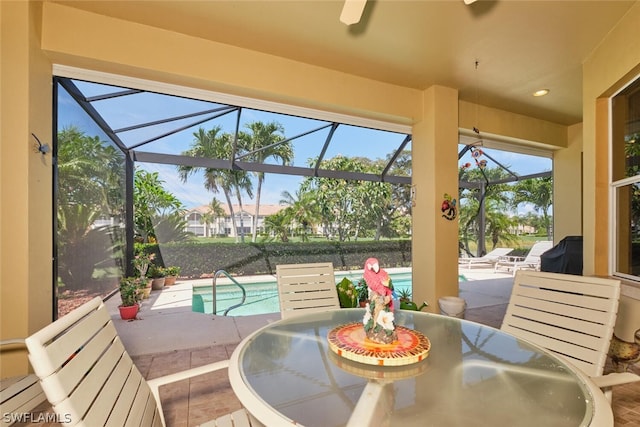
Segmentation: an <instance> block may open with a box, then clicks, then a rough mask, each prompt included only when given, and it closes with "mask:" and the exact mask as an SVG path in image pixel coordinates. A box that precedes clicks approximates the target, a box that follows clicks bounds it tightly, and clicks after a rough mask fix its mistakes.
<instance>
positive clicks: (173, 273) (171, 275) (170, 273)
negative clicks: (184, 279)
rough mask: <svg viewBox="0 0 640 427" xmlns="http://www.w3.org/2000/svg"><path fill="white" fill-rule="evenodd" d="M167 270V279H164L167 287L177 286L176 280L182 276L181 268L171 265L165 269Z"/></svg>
mask: <svg viewBox="0 0 640 427" xmlns="http://www.w3.org/2000/svg"><path fill="white" fill-rule="evenodd" d="M164 270H165V274H166V276H165V278H164V285H165V286H171V285H175V284H176V279H177V278H178V275H179V274H180V267H177V266H175V265H171V266H169V267H167V268H165V269H164Z"/></svg>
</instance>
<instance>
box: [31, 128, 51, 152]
mask: <svg viewBox="0 0 640 427" xmlns="http://www.w3.org/2000/svg"><path fill="white" fill-rule="evenodd" d="M31 135H33V137H34V138H35V139H36V141H38V145H37V146H36V147H35V148H36V152H37V153H42V155H43V156H44V155H45V154H47V153H48V152H49V151H51V147H49V144H43V143H42V142H40V140H39V139H38V137H37V136H36V134H35V133H32V134H31Z"/></svg>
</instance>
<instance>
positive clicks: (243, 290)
mask: <svg viewBox="0 0 640 427" xmlns="http://www.w3.org/2000/svg"><path fill="white" fill-rule="evenodd" d="M221 274H223V275H225V276H226V278H227V279H229V280H231V281H232V282H233V283H234V284H235V285H236V286H238V287H239V288H240V290H242V301H240V303H238V304H235V305H232V306H231V307H228V308H227V309H226V310H225V311H224V313H223V316H226V315H227V313H229V312H230V311H231V310H233V309H234V308H238V307H240V306H241V305H242V304H244V302H245V301H246V300H247V291H246V290H245V289H244V287H243V286H242V285H241V284H240V283H238V282H237V281H236V279H234V278H233V277H231V275H230V274H229V273H227V272H226V271H225V270H218V271H216V272H215V273H214V274H213V315H214V316H215V314H216V279H217V278H218V276H219V275H221Z"/></svg>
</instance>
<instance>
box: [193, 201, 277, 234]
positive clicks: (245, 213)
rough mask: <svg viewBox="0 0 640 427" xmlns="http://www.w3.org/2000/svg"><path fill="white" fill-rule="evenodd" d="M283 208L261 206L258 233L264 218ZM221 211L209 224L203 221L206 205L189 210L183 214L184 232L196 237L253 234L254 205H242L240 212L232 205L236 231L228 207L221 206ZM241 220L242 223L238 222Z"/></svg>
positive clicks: (206, 210) (262, 227)
mask: <svg viewBox="0 0 640 427" xmlns="http://www.w3.org/2000/svg"><path fill="white" fill-rule="evenodd" d="M284 208H285V206H280V205H268V204H261V205H260V212H259V215H258V233H260V232H263V231H264V219H265V217H267V216H269V215H273V214H275V213H278V212H279V211H281V210H282V209H284ZM222 209H223V210H224V216H221V217H218V218H213V219H211V220H210V221H209V222H207V221H205V219H206V214H207V212H208V211H209V206H208V205H202V206H198V207H195V208H192V209H189V210H188V211H187V212H186V213H185V219H186V220H187V228H186V230H187V231H190V232H192V233H193V234H195V235H196V236H197V237H213V236H228V237H235V236H240V235H241V234H244V235H245V236H249V235H251V234H253V218H254V217H255V215H256V205H242V211H241V210H240V206H239V205H233V212H234V214H235V217H236V221H235V222H236V224H235V225H236V227H237V229H235V228H234V226H233V225H234V224H233V221H231V213H230V212H229V207H228V206H227V205H223V206H222ZM241 219H242V221H240V220H241ZM240 224H242V229H240V226H241V225H240Z"/></svg>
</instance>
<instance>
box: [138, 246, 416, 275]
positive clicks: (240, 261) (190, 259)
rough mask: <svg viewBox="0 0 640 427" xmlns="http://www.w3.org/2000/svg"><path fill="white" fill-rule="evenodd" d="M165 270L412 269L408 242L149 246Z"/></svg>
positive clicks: (241, 272) (244, 272)
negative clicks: (371, 263) (320, 265)
mask: <svg viewBox="0 0 640 427" xmlns="http://www.w3.org/2000/svg"><path fill="white" fill-rule="evenodd" d="M146 251H148V252H155V253H156V256H157V260H158V262H159V263H161V264H163V265H164V266H170V265H175V266H179V267H180V268H181V273H180V276H184V277H209V276H211V275H213V273H214V272H216V271H218V270H225V271H227V272H228V273H229V274H234V275H239V276H242V275H254V274H275V270H276V265H278V264H302V263H313V262H332V263H333V265H334V267H335V268H336V269H339V270H357V269H362V268H363V266H364V262H365V260H366V259H367V258H369V257H375V258H377V259H378V260H379V261H380V265H381V266H382V267H384V268H391V267H409V266H411V241H410V240H385V241H366V242H322V243H317V242H314V243H277V242H271V243H206V244H200V243H197V244H194V243H170V244H164V245H161V246H160V247H158V246H157V245H148V246H147V248H146Z"/></svg>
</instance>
